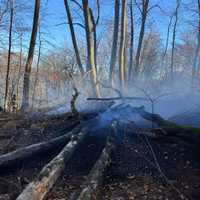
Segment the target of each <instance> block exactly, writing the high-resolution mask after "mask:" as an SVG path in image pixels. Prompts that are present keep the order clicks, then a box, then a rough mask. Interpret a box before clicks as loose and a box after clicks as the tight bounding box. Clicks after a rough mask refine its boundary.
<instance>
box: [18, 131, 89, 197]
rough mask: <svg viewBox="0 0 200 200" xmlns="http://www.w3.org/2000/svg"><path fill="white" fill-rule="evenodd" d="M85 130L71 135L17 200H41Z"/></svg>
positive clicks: (59, 173)
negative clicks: (67, 141) (68, 140)
mask: <svg viewBox="0 0 200 200" xmlns="http://www.w3.org/2000/svg"><path fill="white" fill-rule="evenodd" d="M86 134H87V130H86V129H83V130H82V131H81V132H79V133H78V134H77V135H72V136H71V140H70V142H69V143H68V144H67V145H66V146H65V147H64V148H63V149H62V151H61V152H60V153H59V154H58V155H57V156H56V157H55V158H54V159H53V160H51V162H49V163H48V164H47V165H46V166H44V168H43V169H42V171H41V172H40V173H39V176H38V177H37V179H36V180H35V181H33V182H31V183H29V184H28V185H27V187H26V188H25V189H24V190H23V192H22V193H21V194H20V195H19V196H18V198H17V200H43V199H44V198H45V196H46V194H47V193H48V192H49V190H50V189H51V188H52V187H53V185H54V183H55V182H56V180H57V179H58V178H59V176H60V175H61V174H62V172H63V171H64V169H65V166H66V163H67V162H68V161H69V159H70V158H71V156H72V154H73V153H74V151H75V150H76V149H77V147H78V144H79V143H80V142H81V141H82V140H83V139H84V138H85V136H86Z"/></svg>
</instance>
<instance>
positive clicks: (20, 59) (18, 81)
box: [16, 33, 23, 105]
mask: <svg viewBox="0 0 200 200" xmlns="http://www.w3.org/2000/svg"><path fill="white" fill-rule="evenodd" d="M22 41H23V33H20V55H19V71H18V75H17V91H16V95H17V101H18V105H19V85H20V74H21V69H22V52H23V46H22V45H23V44H22V43H23V42H22Z"/></svg>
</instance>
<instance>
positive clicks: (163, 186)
mask: <svg viewBox="0 0 200 200" xmlns="http://www.w3.org/2000/svg"><path fill="white" fill-rule="evenodd" d="M93 116H94V115H87V114H84V115H83V116H82V117H81V120H83V119H85V120H87V119H89V118H91V117H93ZM79 121H80V118H77V117H74V116H72V115H70V114H65V115H61V116H56V117H49V116H48V117H47V116H39V117H38V116H37V117H35V116H32V117H23V116H16V115H12V116H11V115H5V114H1V115H0V150H1V151H0V153H1V154H3V153H6V152H9V151H11V150H14V149H17V148H19V147H23V146H26V145H29V144H33V143H37V142H40V141H46V140H49V139H50V138H53V137H56V136H59V135H62V134H64V133H66V131H69V130H71V129H72V128H73V127H75V126H76V125H77V124H79ZM104 131H105V130H104ZM119 131H120V137H119V138H120V139H119V140H118V142H117V146H116V150H115V152H114V153H113V155H112V164H111V166H110V167H109V168H108V169H107V171H106V172H105V180H104V183H103V185H102V186H101V188H100V190H99V194H98V196H96V197H94V199H100V200H101V199H102V200H106V199H108V200H110V199H111V200H112V199H113V200H120V199H121V200H122V199H124V200H129V199H130V200H132V199H136V200H137V199H139V200H140V199H166V200H167V199H169V200H171V199H172V200H173V199H175V200H176V199H192V200H199V199H200V157H199V153H200V150H199V147H195V146H192V145H189V144H187V143H185V142H182V141H179V140H176V141H174V140H173V142H172V141H158V140H155V139H154V140H153V139H151V140H150V139H147V138H146V137H144V136H139V135H137V133H136V132H135V130H134V128H133V129H132V130H129V131H128V132H127V131H125V130H124V131H122V130H119ZM104 134H105V132H104ZM104 144H105V138H103V137H102V138H101V137H99V134H98V137H95V135H94V134H93V135H92V137H87V138H86V139H85V140H84V141H83V142H82V143H81V144H80V147H79V148H78V150H77V151H76V152H75V154H74V155H73V157H72V159H71V160H70V163H69V164H68V165H67V167H66V169H65V172H64V174H63V175H62V176H61V177H60V178H59V179H58V181H57V183H56V185H55V186H54V188H53V189H52V191H50V193H49V194H48V195H47V198H46V199H48V200H53V199H55V200H56V199H57V200H58V199H60V200H61V199H76V197H77V194H78V193H79V192H80V191H81V189H82V188H83V185H84V184H85V182H86V176H87V174H88V173H89V171H90V169H91V168H92V166H93V165H94V163H95V161H96V160H97V158H98V156H99V155H100V153H101V150H102V148H103V146H104ZM58 152H59V149H57V150H55V151H53V152H49V153H48V154H47V155H43V156H42V157H36V158H34V159H30V160H27V161H24V162H23V163H22V164H20V165H19V166H15V167H14V168H13V169H12V170H9V171H3V172H2V171H1V172H0V200H14V199H16V197H17V195H18V194H19V193H20V192H21V191H22V190H23V188H24V187H25V186H26V185H27V184H28V183H29V182H31V181H32V180H33V179H34V178H35V177H36V176H37V174H38V173H39V171H40V170H41V169H42V167H43V166H44V165H45V164H46V163H48V162H49V161H50V160H51V159H52V158H53V157H54V156H55V155H56V154H57V153H58Z"/></svg>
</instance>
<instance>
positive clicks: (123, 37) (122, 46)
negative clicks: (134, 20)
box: [119, 0, 126, 89]
mask: <svg viewBox="0 0 200 200" xmlns="http://www.w3.org/2000/svg"><path fill="white" fill-rule="evenodd" d="M125 43H126V0H122V12H121V36H120V47H119V81H120V87H121V88H122V89H124V86H125V56H126V55H125V48H126V44H125Z"/></svg>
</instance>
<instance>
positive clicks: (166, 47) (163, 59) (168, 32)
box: [161, 15, 173, 76]
mask: <svg viewBox="0 0 200 200" xmlns="http://www.w3.org/2000/svg"><path fill="white" fill-rule="evenodd" d="M172 19H173V15H172V16H171V17H170V21H169V24H168V27H167V38H166V43H165V50H164V53H163V56H162V61H161V67H164V68H165V76H167V69H166V63H165V58H166V55H167V50H168V46H169V34H170V27H171V24H172Z"/></svg>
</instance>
